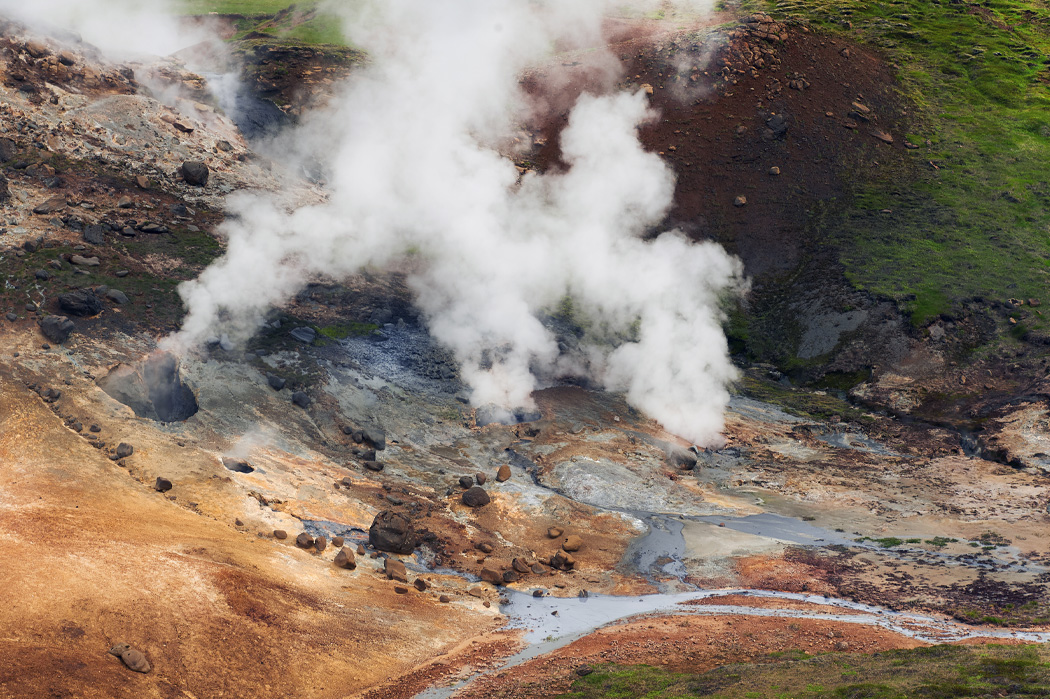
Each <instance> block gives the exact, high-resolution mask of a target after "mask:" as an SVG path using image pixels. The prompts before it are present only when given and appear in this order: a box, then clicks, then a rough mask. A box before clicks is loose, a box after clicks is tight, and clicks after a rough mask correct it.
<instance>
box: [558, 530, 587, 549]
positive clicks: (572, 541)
mask: <svg viewBox="0 0 1050 699" xmlns="http://www.w3.org/2000/svg"><path fill="white" fill-rule="evenodd" d="M581 546H583V539H581V538H580V537H578V536H576V535H575V534H570V535H569V536H567V537H565V541H563V542H561V547H562V548H563V549H564V550H566V551H568V552H569V553H572V552H574V551H579V550H580V547H581Z"/></svg>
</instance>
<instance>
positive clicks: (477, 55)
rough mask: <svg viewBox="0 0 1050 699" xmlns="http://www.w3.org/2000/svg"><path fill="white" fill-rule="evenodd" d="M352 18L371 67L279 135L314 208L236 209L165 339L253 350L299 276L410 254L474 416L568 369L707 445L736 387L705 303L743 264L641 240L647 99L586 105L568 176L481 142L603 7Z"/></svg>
mask: <svg viewBox="0 0 1050 699" xmlns="http://www.w3.org/2000/svg"><path fill="white" fill-rule="evenodd" d="M355 7H356V10H355V14H354V16H353V17H352V18H350V20H349V21H348V22H347V34H348V36H349V37H350V39H351V40H352V41H354V43H356V44H357V45H359V46H361V47H362V48H364V49H366V50H367V51H368V52H369V54H370V56H371V58H372V63H371V64H370V66H369V67H368V68H367V69H362V70H361V71H360V72H358V73H357V74H356V75H355V76H354V77H353V78H352V80H351V81H350V82H349V83H348V85H347V86H346V90H345V93H344V94H342V95H341V96H338V97H336V98H334V99H333V101H332V105H331V108H330V109H329V110H328V111H326V112H325V113H323V114H319V115H315V116H314V117H312V118H310V119H309V120H308V121H307V123H305V124H304V125H303V128H302V129H301V130H300V131H299V132H298V133H297V134H295V139H294V140H295V142H296V144H297V145H298V147H299V148H303V149H307V150H311V151H313V152H326V153H327V154H328V158H327V160H328V162H327V165H328V167H329V169H330V171H331V178H330V194H331V196H330V198H329V202H328V203H325V204H321V205H314V206H306V207H301V208H298V209H295V210H292V211H286V210H284V209H282V208H280V207H279V205H278V204H276V203H275V202H273V201H272V200H270V199H267V198H264V197H262V196H259V195H253V194H241V195H239V196H236V197H231V199H230V201H229V206H230V208H231V210H232V212H233V213H235V214H237V216H236V217H233V218H231V219H230V220H229V222H228V223H227V224H225V226H224V228H223V233H224V234H225V235H227V236H228V238H229V247H228V251H227V254H226V255H225V256H224V257H223V258H221V259H220V260H218V261H217V262H216V263H214V264H213V265H212V266H211V267H210V268H208V269H207V270H205V271H204V273H202V274H201V276H200V277H199V278H198V279H197V280H195V281H192V282H187V283H185V284H184V285H183V286H182V287H181V288H180V293H181V294H182V296H183V299H184V301H185V303H186V305H187V307H188V311H189V312H188V315H187V317H186V320H185V324H184V326H183V329H182V330H181V331H180V333H179V334H177V335H176V336H173V337H171V338H169V339H168V340H167V341H166V345H167V346H168V347H170V348H173V349H178V348H180V347H187V346H192V345H193V344H196V343H199V342H201V341H202V340H203V339H204V338H205V337H207V336H209V335H214V334H219V333H227V334H229V335H230V337H231V338H233V339H234V340H237V339H241V340H243V339H246V338H247V337H248V336H250V335H251V334H252V333H253V332H254V331H255V330H256V329H257V328H258V325H259V323H260V322H261V320H262V318H263V315H264V314H265V313H266V311H267V310H268V309H269V308H270V307H271V306H273V305H275V304H278V303H281V302H283V301H284V300H286V299H287V298H288V297H289V296H291V295H292V294H294V293H295V292H296V291H298V290H299V289H300V288H301V287H302V286H303V285H304V284H305V283H306V281H307V280H309V279H310V278H311V277H312V276H314V275H317V274H327V275H331V276H334V277H346V276H348V275H350V274H353V273H354V272H356V271H358V270H360V269H362V268H363V267H365V266H370V265H374V266H383V265H386V264H388V263H390V262H392V261H394V260H396V259H398V258H400V257H403V256H404V255H406V253H407V252H408V251H409V250H412V251H413V254H418V256H419V258H420V260H421V261H422V265H420V266H419V267H420V271H417V272H415V273H413V274H412V275H411V277H410V284H411V286H412V288H413V290H414V291H415V295H416V302H417V304H418V306H419V307H420V308H421V309H422V311H423V312H424V314H425V316H426V318H427V319H428V323H429V327H430V332H431V333H432V334H433V336H434V337H435V338H436V339H437V340H438V341H440V342H442V343H444V344H445V345H447V346H448V347H450V348H451V349H452V350H453V352H454V353H455V356H456V358H457V359H458V361H459V362H460V365H461V373H462V376H463V378H464V380H465V381H466V382H467V383H468V384H469V385H470V386H471V387H472V389H473V394H472V402H473V403H474V404H475V405H483V404H488V403H495V404H498V405H502V406H505V407H508V408H514V407H520V406H529V405H530V404H531V398H530V394H531V392H532V391H533V390H534V389H535V388H536V387H537V386H538V385H539V381H541V380H545V379H548V378H552V377H557V376H560V375H564V374H566V373H577V374H579V373H583V374H586V375H588V376H590V377H591V378H593V379H595V380H597V381H599V382H601V383H602V384H604V385H606V386H608V387H610V388H612V389H616V390H623V391H625V392H626V394H627V398H628V400H629V401H630V402H631V403H632V404H634V405H636V406H637V407H639V408H641V409H642V410H644V411H646V412H647V413H649V414H650V415H652V416H653V417H654V418H656V419H657V420H659V421H660V422H661V423H663V424H664V426H665V427H667V428H668V429H669V430H671V431H673V432H675V433H677V434H680V435H681V436H683V437H686V438H688V439H691V440H693V441H695V442H697V443H702V444H711V443H714V442H717V441H718V439H719V432H720V430H721V428H722V411H723V408H724V407H725V404H726V402H727V400H728V393H727V391H726V388H725V387H726V383H727V382H728V381H729V380H731V379H732V377H733V376H734V370H733V368H732V365H731V364H730V362H729V359H728V352H727V346H726V341H725V337H724V335H723V333H722V329H721V319H722V316H721V311H720V310H719V302H720V298H721V297H722V296H723V295H725V294H727V293H732V292H735V291H738V290H739V289H740V288H741V286H742V283H743V282H742V278H741V267H740V264H739V262H738V261H737V260H736V259H735V258H731V257H730V256H728V255H727V254H726V253H725V252H724V251H723V250H722V249H721V248H720V247H718V246H716V245H713V244H692V243H690V242H688V241H687V240H686V239H685V238H684V237H683V236H682V235H681V234H679V233H677V232H669V233H665V234H663V235H661V236H659V237H658V238H656V239H655V240H651V241H645V240H642V239H641V237H640V236H641V235H643V234H644V233H646V232H647V230H648V229H649V228H651V227H652V226H654V225H656V224H657V223H659V222H660V221H661V220H662V219H663V217H664V215H665V214H666V212H667V211H668V209H669V207H670V205H671V203H672V195H673V192H674V176H673V173H672V172H671V170H670V169H669V168H668V166H667V165H666V164H665V163H664V162H663V160H662V159H661V158H659V157H658V156H657V155H655V154H653V153H649V152H646V151H645V150H644V149H643V148H642V146H641V143H640V142H639V140H638V133H637V129H638V126H639V125H640V124H642V123H644V122H646V121H647V120H650V119H654V118H656V115H655V114H654V113H653V112H652V111H651V110H650V108H649V107H648V104H647V98H646V96H645V94H644V93H643V92H641V91H638V92H635V93H620V94H614V95H610V96H591V95H584V96H582V97H580V99H579V100H578V101H577V104H576V106H575V107H574V109H573V111H572V113H571V116H570V120H569V125H568V127H567V128H566V129H565V130H564V132H563V134H562V136H561V139H562V142H561V146H562V153H563V160H564V162H565V164H566V166H567V167H566V169H564V171H558V172H550V173H547V174H543V175H540V174H536V173H528V174H526V175H525V176H524V177H519V174H518V172H517V170H516V168H515V167H514V164H513V163H512V162H511V161H510V160H509V159H507V158H506V157H504V156H502V155H501V154H500V153H499V152H498V151H497V150H496V148H495V147H494V144H497V143H499V142H501V141H502V140H505V139H506V138H507V136H508V135H509V134H511V133H513V132H514V130H515V127H516V124H517V123H518V121H519V120H520V119H522V118H523V117H524V116H526V115H527V112H528V103H527V100H526V99H525V97H524V95H523V94H522V92H521V90H520V87H519V83H518V80H519V76H520V74H521V72H522V70H523V69H525V68H526V67H527V66H530V65H535V64H536V63H538V62H541V61H543V60H544V59H546V58H548V57H549V53H550V47H551V46H552V45H553V43H554V42H555V41H556V40H561V39H566V38H569V39H572V40H576V41H579V42H585V41H588V40H594V39H596V38H597V37H598V36H599V35H600V27H601V21H602V16H603V12H604V11H605V10H606V9H607V7H608V6H607V4H606V2H605V0H576V1H575V2H562V1H556V2H555V1H552V2H546V1H542V0H541V1H532V2H530V1H528V0H455V1H454V2H444V3H434V2H430V1H429V0H385V1H383V2H375V3H370V2H365V3H362V4H360V5H356V6H355ZM566 297H569V298H571V299H572V301H573V307H574V309H575V311H576V312H577V314H578V316H577V317H579V318H582V319H584V322H585V323H586V324H587V325H588V327H589V328H590V330H591V332H590V333H589V334H588V337H591V338H594V339H592V340H588V341H586V342H585V343H584V344H583V345H582V348H581V350H580V351H577V352H575V353H574V354H572V355H570V356H566V355H564V354H562V353H560V351H559V347H558V344H557V340H556V339H555V337H554V336H553V334H552V333H551V332H550V331H549V330H548V329H547V328H546V327H545V326H544V325H543V323H541V321H540V320H539V319H538V316H541V315H542V314H543V313H544V311H545V309H551V308H554V307H556V306H557V305H558V304H559V302H561V301H562V300H563V299H564V298H566ZM602 337H605V338H618V339H619V342H618V343H612V342H608V341H604V342H603V341H601V340H600V339H599V338H602Z"/></svg>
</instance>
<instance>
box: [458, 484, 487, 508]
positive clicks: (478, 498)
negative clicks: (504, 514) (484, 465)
mask: <svg viewBox="0 0 1050 699" xmlns="http://www.w3.org/2000/svg"><path fill="white" fill-rule="evenodd" d="M489 502H490V499H489V494H488V493H486V492H485V489H484V488H482V487H480V486H477V485H476V486H474V487H473V488H471V489H470V490H468V491H467V492H465V493H463V504H464V505H466V506H467V507H484V506H485V505H488V504H489Z"/></svg>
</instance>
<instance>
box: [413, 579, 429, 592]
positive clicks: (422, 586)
mask: <svg viewBox="0 0 1050 699" xmlns="http://www.w3.org/2000/svg"><path fill="white" fill-rule="evenodd" d="M412 587H414V588H416V589H417V590H419V591H420V592H425V591H426V589H427V581H426V580H424V579H423V578H416V581H415V582H414V583H412Z"/></svg>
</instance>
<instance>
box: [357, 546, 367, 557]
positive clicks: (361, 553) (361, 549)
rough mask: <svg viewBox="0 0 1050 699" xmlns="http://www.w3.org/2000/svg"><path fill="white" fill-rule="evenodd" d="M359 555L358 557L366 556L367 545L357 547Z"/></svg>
mask: <svg viewBox="0 0 1050 699" xmlns="http://www.w3.org/2000/svg"><path fill="white" fill-rule="evenodd" d="M357 555H358V556H363V555H365V545H364V544H358V545H357Z"/></svg>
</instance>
